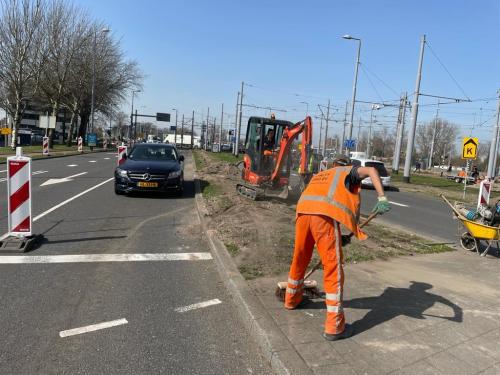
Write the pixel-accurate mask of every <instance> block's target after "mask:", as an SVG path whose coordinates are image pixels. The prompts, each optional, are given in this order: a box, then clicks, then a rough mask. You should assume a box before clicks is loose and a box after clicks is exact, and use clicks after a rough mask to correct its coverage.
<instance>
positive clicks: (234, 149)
mask: <svg viewBox="0 0 500 375" xmlns="http://www.w3.org/2000/svg"><path fill="white" fill-rule="evenodd" d="M239 105H240V92H239V91H238V95H237V96H236V114H235V115H234V133H233V137H234V140H235V141H234V142H232V143H233V155H236V156H237V155H238V154H237V152H238V149H237V148H236V143H237V142H236V131H237V128H238V106H239Z"/></svg>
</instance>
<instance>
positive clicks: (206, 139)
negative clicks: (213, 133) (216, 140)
mask: <svg viewBox="0 0 500 375" xmlns="http://www.w3.org/2000/svg"><path fill="white" fill-rule="evenodd" d="M209 116H210V107H208V110H207V124H206V126H205V150H206V149H207V146H208V118H209Z"/></svg>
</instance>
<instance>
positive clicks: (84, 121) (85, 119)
mask: <svg viewBox="0 0 500 375" xmlns="http://www.w3.org/2000/svg"><path fill="white" fill-rule="evenodd" d="M80 119H81V122H80V128H79V129H78V136H79V137H82V138H85V134H87V125H88V123H89V119H90V113H88V112H84V113H82V114H81V116H80Z"/></svg>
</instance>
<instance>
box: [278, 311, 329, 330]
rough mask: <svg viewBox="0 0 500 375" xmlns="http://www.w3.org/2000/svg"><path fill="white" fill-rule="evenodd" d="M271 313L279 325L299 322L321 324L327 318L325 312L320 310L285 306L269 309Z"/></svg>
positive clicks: (297, 323)
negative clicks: (288, 308)
mask: <svg viewBox="0 0 500 375" xmlns="http://www.w3.org/2000/svg"><path fill="white" fill-rule="evenodd" d="M269 314H270V315H271V316H272V318H273V319H274V321H275V322H276V324H277V325H279V326H281V325H299V324H316V325H320V324H322V322H323V320H324V319H325V315H324V313H321V312H318V310H305V309H299V310H287V309H285V308H280V309H271V310H269ZM311 315H312V316H311Z"/></svg>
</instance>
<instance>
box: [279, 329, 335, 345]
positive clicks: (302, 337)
mask: <svg viewBox="0 0 500 375" xmlns="http://www.w3.org/2000/svg"><path fill="white" fill-rule="evenodd" d="M280 329H281V331H282V332H283V333H284V334H285V335H286V336H287V337H288V339H289V340H290V342H291V343H292V344H294V345H297V344H305V343H309V342H323V341H325V339H324V338H323V336H322V335H323V327H317V326H309V325H308V326H304V325H282V326H280Z"/></svg>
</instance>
